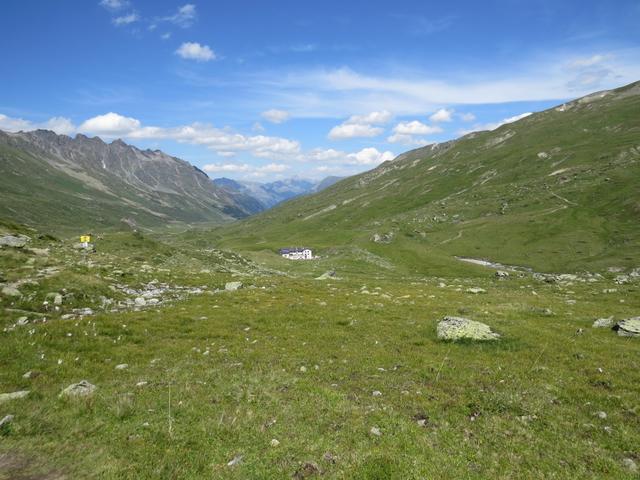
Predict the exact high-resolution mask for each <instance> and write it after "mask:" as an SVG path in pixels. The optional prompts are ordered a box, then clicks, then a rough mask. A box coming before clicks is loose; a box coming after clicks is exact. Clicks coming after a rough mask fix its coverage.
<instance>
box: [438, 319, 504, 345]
mask: <svg viewBox="0 0 640 480" xmlns="http://www.w3.org/2000/svg"><path fill="white" fill-rule="evenodd" d="M437 335H438V338H439V339H440V340H461V339H470V340H497V339H498V338H500V335H499V334H498V333H495V332H493V331H491V327H489V326H488V325H485V324H484V323H481V322H476V321H474V320H469V319H468V318H464V317H450V316H446V317H444V318H443V319H442V320H441V321H440V323H438V327H437Z"/></svg>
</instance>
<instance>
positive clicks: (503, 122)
mask: <svg viewBox="0 0 640 480" xmlns="http://www.w3.org/2000/svg"><path fill="white" fill-rule="evenodd" d="M532 113H533V112H525V113H521V114H519V115H514V116H513V117H508V118H503V119H502V120H500V121H498V122H492V123H484V124H475V125H474V126H473V128H470V129H467V130H460V131H459V132H458V133H459V134H460V135H466V134H467V133H472V132H479V131H483V130H495V129H496V128H499V127H501V126H502V125H506V124H507V123H513V122H517V121H518V120H522V119H523V118H526V117H528V116H529V115H531V114H532Z"/></svg>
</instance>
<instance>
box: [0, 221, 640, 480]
mask: <svg viewBox="0 0 640 480" xmlns="http://www.w3.org/2000/svg"><path fill="white" fill-rule="evenodd" d="M5 228H11V226H6V227H5ZM32 235H33V233H32ZM33 236H34V238H36V237H35V235H33ZM34 246H39V247H44V246H49V247H50V248H51V254H50V256H49V257H39V256H34V255H33V254H31V253H29V252H28V251H19V250H13V249H3V250H0V270H1V271H2V272H3V275H4V276H5V277H6V280H8V281H14V280H17V279H20V278H25V276H28V275H36V273H37V272H38V271H41V270H42V269H43V268H46V267H52V266H57V267H59V269H60V271H59V273H58V274H56V275H54V276H53V277H51V278H47V279H40V280H39V283H38V284H37V285H33V284H32V285H25V286H23V287H21V289H22V290H23V293H24V294H25V296H24V297H23V298H22V299H21V300H13V299H10V298H2V297H0V309H2V310H0V311H1V312H2V315H0V328H4V327H9V326H10V325H12V324H14V323H15V321H16V319H17V318H18V317H19V316H22V315H25V313H24V312H16V311H14V310H6V308H19V309H22V310H25V311H34V312H41V313H45V314H46V315H47V317H48V319H49V320H48V321H47V322H46V323H42V322H40V321H36V320H35V319H36V316H35V315H34V314H27V315H28V316H29V318H30V320H31V321H30V323H29V324H28V325H26V326H23V327H17V328H15V329H14V330H9V331H3V332H1V333H0V365H1V368H0V392H9V391H15V390H19V389H28V390H31V392H32V393H31V394H30V396H29V397H28V398H26V399H23V400H15V401H12V402H8V403H5V404H2V405H0V417H3V416H4V415H7V414H13V415H15V419H14V422H13V423H12V424H11V425H10V426H9V427H6V428H4V429H2V430H0V467H2V468H0V479H2V480H4V479H9V478H11V479H15V478H56V477H55V476H54V474H62V475H66V476H67V478H102V479H116V478H118V479H123V478H131V479H134V478H135V479H145V478H187V479H189V478H192V479H199V478H238V479H239V478H288V477H291V475H292V474H293V473H294V472H296V471H297V470H298V468H299V467H300V465H301V464H302V463H304V462H307V461H311V462H314V463H316V464H317V465H318V466H319V468H320V469H321V470H322V471H323V478H340V479H352V478H360V479H374V478H379V479H381V478H385V479H387V478H391V479H394V478H395V479H403V480H404V479H419V478H443V479H448V478H450V479H460V478H477V479H480V478H550V477H553V478H567V479H570V478H593V479H595V478H598V479H600V478H616V479H622V478H633V477H632V475H629V474H628V473H627V472H626V470H625V469H624V467H623V464H622V460H623V459H624V458H636V461H638V460H639V459H640V451H638V445H640V437H639V433H638V432H640V416H639V412H638V408H639V407H638V398H639V395H640V373H639V372H640V369H638V365H637V363H638V356H637V339H629V338H626V339H625V338H619V337H617V336H616V335H615V334H614V333H613V332H611V331H609V330H607V329H602V330H594V329H591V328H589V326H590V324H591V321H592V320H593V318H594V317H596V316H603V315H614V316H615V317H616V318H623V317H627V316H630V315H633V314H636V312H638V310H639V309H640V295H638V286H637V284H633V285H624V286H619V285H614V284H613V283H612V280H611V276H610V277H609V278H606V279H602V280H600V281H598V282H596V283H576V284H574V285H567V286H563V285H560V284H546V283H543V282H538V281H535V280H533V279H532V278H531V277H530V276H525V277H523V278H512V279H510V280H508V281H498V280H496V279H494V278H493V276H492V271H490V270H484V271H483V272H484V273H483V274H481V273H477V274H476V276H473V277H468V276H465V277H450V278H447V279H439V278H435V277H423V276H406V275H402V276H396V274H397V272H396V271H392V270H386V269H379V268H375V266H373V265H372V266H371V269H370V270H363V269H362V268H359V267H360V266H359V265H358V264H357V263H353V264H349V263H348V262H347V261H346V260H345V263H344V267H345V268H344V270H343V271H341V272H339V275H340V276H341V277H342V279H340V280H333V281H329V282H321V281H315V280H313V279H312V277H313V276H315V275H317V273H318V272H319V271H322V270H323V269H326V268H327V267H328V266H329V265H330V264H331V262H332V261H333V260H331V259H325V260H321V261H320V262H319V264H315V263H296V262H287V261H285V260H283V259H274V260H273V262H274V263H273V266H276V267H278V268H279V269H281V270H284V269H289V270H291V273H290V275H289V276H283V275H273V274H268V273H267V272H266V271H264V270H260V269H258V270H256V269H254V268H253V267H252V266H251V264H250V263H247V262H244V261H242V260H241V259H239V258H238V257H235V256H233V255H230V254H222V253H221V252H212V251H210V246H209V245H207V244H206V243H203V244H202V245H201V246H200V247H196V248H191V249H189V250H181V249H180V248H178V247H176V246H172V245H167V244H163V243H159V242H157V241H154V240H150V239H147V238H145V237H140V236H134V235H131V234H109V235H106V236H105V237H104V238H103V239H102V240H101V241H100V242H98V245H97V246H98V253H96V254H92V255H89V256H88V260H89V262H87V261H86V260H87V259H83V255H82V254H80V253H78V252H75V251H73V250H71V249H70V248H69V247H68V244H67V243H66V242H52V241H51V240H47V239H42V240H34ZM265 259H266V260H270V259H271V257H269V256H265ZM230 262H231V263H230ZM142 264H147V265H149V266H150V268H146V269H145V268H142ZM229 266H231V267H232V269H233V270H235V271H236V272H237V273H236V274H235V276H232V275H231V274H230V273H229ZM469 268H471V267H469ZM118 270H119V271H121V272H120V273H118V274H116V273H115V272H116V271H118ZM474 271H475V270H474ZM152 279H159V280H160V281H168V282H170V283H172V284H178V285H192V286H201V285H204V286H205V287H206V288H207V289H208V290H212V289H214V288H215V287H218V286H221V285H223V284H224V282H225V281H229V280H231V279H242V280H243V281H244V282H245V283H246V284H252V285H255V286H256V287H257V288H255V289H249V288H247V289H244V290H240V291H238V292H234V293H218V294H203V295H196V296H191V297H188V298H186V299H184V300H182V301H178V302H175V303H173V304H171V305H167V306H163V307H153V308H149V309H146V310H142V311H130V312H124V313H108V312H102V311H101V310H100V308H99V304H100V300H99V297H100V296H101V295H105V296H110V297H113V296H114V295H115V294H114V293H113V292H111V291H110V288H109V286H110V285H112V284H114V283H122V282H124V283H127V284H129V285H132V286H135V285H137V284H138V283H142V282H147V281H149V280H152ZM441 282H442V284H443V285H444V286H442V285H440V283H441ZM364 285H366V289H363V286H364ZM471 286H480V287H483V288H485V289H486V290H487V293H486V294H484V295H471V294H469V293H466V292H465V290H466V289H467V288H468V287H471ZM63 287H64V288H66V289H67V292H66V295H65V301H64V303H63V306H62V311H60V312H50V311H49V312H47V309H46V307H44V306H43V304H42V302H43V300H44V299H45V295H46V294H47V293H48V292H51V291H61V289H62V288H63ZM612 287H614V288H616V289H617V290H616V291H615V292H613V293H603V290H604V289H605V288H612ZM365 290H366V292H369V293H364V291H365ZM70 294H71V295H70ZM567 300H575V301H576V303H570V302H567ZM623 302H624V303H623ZM84 306H91V307H93V308H94V309H96V311H97V312H98V314H97V315H96V316H93V317H86V318H84V319H72V320H61V319H60V318H59V317H60V315H61V314H63V313H67V312H69V311H70V309H71V308H75V307H84ZM545 309H551V310H552V311H553V312H554V313H553V314H549V313H548V312H547V311H545ZM446 314H459V315H466V316H469V317H472V318H475V319H477V320H480V321H484V322H487V323H489V324H490V325H491V326H492V327H493V328H494V329H496V330H497V331H499V332H500V333H502V334H503V336H504V338H503V340H501V341H500V342H499V343H496V344H491V345H481V344H471V343H460V344H449V343H442V342H439V341H437V340H436V337H435V325H436V322H437V321H438V320H439V319H440V318H441V317H442V316H443V315H446ZM577 328H584V329H585V333H584V334H582V335H576V333H575V332H576V329H577ZM206 351H209V353H208V354H205V353H204V352H206ZM154 359H157V360H155V361H153V360H154ZM120 363H127V364H129V368H128V369H127V370H123V371H118V370H115V369H114V367H115V365H117V364H120ZM301 367H305V368H306V371H301ZM381 369H384V370H381ZM28 370H32V371H37V372H40V375H39V376H38V377H37V378H34V379H25V378H23V377H22V375H23V373H25V372H26V371H28ZM80 379H87V380H89V381H91V382H92V383H94V384H96V385H97V386H98V391H97V394H96V395H95V396H94V397H93V399H91V400H90V401H77V402H76V401H64V400H61V399H58V397H57V395H58V393H59V392H60V390H61V389H62V388H64V387H65V386H67V385H69V384H70V383H72V382H76V381H79V380H80ZM140 381H147V382H149V383H148V384H147V385H146V386H144V387H137V386H136V384H137V383H138V382H140ZM376 390H377V391H380V392H382V395H381V396H373V394H372V392H373V391H376ZM598 411H604V412H606V413H607V418H606V419H600V418H598V417H597V416H596V415H595V414H596V412H598ZM419 419H426V426H420V425H419V424H418V423H417V420H419ZM374 426H375V427H378V428H379V429H380V430H381V432H382V436H380V437H376V436H373V435H371V434H370V433H369V432H370V429H371V428H372V427H374ZM272 439H277V440H278V441H279V442H280V445H279V446H277V447H272V446H271V445H270V443H271V440H272ZM327 452H329V453H331V454H332V455H333V456H334V457H335V458H336V461H335V463H333V462H328V461H326V460H324V459H323V458H324V455H325V454H326V453H327ZM3 455H4V456H3ZM237 455H242V457H243V460H242V463H241V464H240V465H238V466H236V467H227V466H226V463H227V462H229V461H230V460H231V459H232V458H234V457H235V456H237ZM12 465H13V466H12ZM38 474H49V475H50V477H46V476H45V477H38V476H37V475H38ZM29 475H32V476H29Z"/></svg>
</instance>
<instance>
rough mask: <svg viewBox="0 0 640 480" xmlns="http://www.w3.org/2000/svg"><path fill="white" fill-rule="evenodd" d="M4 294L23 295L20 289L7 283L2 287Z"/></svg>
mask: <svg viewBox="0 0 640 480" xmlns="http://www.w3.org/2000/svg"><path fill="white" fill-rule="evenodd" d="M2 294H3V295H4V296H6V297H21V296H22V294H21V293H20V290H18V289H17V288H16V287H14V286H13V285H6V286H4V287H2Z"/></svg>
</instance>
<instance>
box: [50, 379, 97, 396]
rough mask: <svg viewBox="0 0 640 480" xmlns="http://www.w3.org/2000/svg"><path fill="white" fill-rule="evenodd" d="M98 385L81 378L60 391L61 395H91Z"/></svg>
mask: <svg viewBox="0 0 640 480" xmlns="http://www.w3.org/2000/svg"><path fill="white" fill-rule="evenodd" d="M96 388H97V387H96V386H95V385H93V384H91V383H89V382H88V381H86V380H80V381H79V382H78V383H72V384H71V385H69V386H68V387H67V388H65V389H64V390H62V392H60V395H59V396H60V397H90V396H91V395H93V392H94V391H95V390H96Z"/></svg>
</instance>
